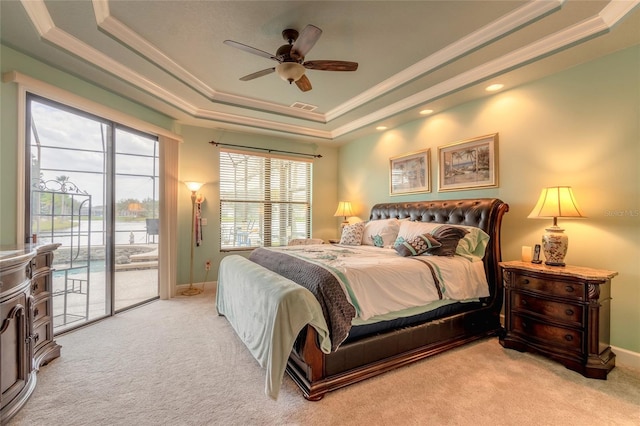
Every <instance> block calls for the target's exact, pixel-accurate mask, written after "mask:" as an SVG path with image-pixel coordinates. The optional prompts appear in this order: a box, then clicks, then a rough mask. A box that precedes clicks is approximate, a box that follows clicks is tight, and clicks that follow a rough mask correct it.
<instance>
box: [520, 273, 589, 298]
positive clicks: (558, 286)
mask: <svg viewBox="0 0 640 426" xmlns="http://www.w3.org/2000/svg"><path fill="white" fill-rule="evenodd" d="M513 284H514V288H516V289H523V290H530V291H535V292H537V293H541V294H544V295H550V296H559V297H567V298H571V299H576V300H583V299H584V284H583V283H578V282H572V281H562V280H552V279H540V278H536V277H532V276H528V275H520V274H516V276H515V280H514V283H513Z"/></svg>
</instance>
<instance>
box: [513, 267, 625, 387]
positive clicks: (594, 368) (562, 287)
mask: <svg viewBox="0 0 640 426" xmlns="http://www.w3.org/2000/svg"><path fill="white" fill-rule="evenodd" d="M500 267H501V269H502V276H503V280H504V315H505V319H504V330H503V333H502V334H501V336H500V343H501V344H502V346H504V347H505V348H511V349H516V350H519V351H530V352H535V353H539V354H542V355H545V356H547V357H549V358H551V359H553V360H555V361H557V362H559V363H561V364H563V365H564V366H565V367H567V368H569V369H571V370H574V371H577V372H579V373H581V374H582V375H584V376H585V377H589V378H595V379H606V378H607V374H608V373H609V371H611V369H612V368H613V367H614V366H615V354H614V353H613V352H612V351H611V347H610V346H609V321H610V304H611V279H612V278H613V277H614V276H616V275H617V274H618V273H617V272H613V271H607V270H600V269H592V268H585V267H578V266H565V267H558V266H546V265H544V264H534V263H530V262H520V261H511V262H500Z"/></svg>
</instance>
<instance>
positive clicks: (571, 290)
mask: <svg viewBox="0 0 640 426" xmlns="http://www.w3.org/2000/svg"><path fill="white" fill-rule="evenodd" d="M564 289H565V291H566V292H567V293H573V292H574V291H575V290H574V289H573V287H571V286H570V285H568V286H566V287H565V288H564Z"/></svg>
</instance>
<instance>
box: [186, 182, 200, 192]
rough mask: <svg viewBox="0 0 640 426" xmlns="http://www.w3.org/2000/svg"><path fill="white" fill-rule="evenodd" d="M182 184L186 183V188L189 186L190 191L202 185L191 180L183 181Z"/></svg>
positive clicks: (194, 190)
mask: <svg viewBox="0 0 640 426" xmlns="http://www.w3.org/2000/svg"><path fill="white" fill-rule="evenodd" d="M184 184H185V185H187V188H189V191H191V192H196V191H197V190H199V189H200V188H202V185H203V184H202V183H200V182H192V181H189V182H185V183H184Z"/></svg>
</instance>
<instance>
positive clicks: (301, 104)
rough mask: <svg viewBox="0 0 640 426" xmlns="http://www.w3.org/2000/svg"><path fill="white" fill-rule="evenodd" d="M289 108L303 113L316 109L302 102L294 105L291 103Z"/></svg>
mask: <svg viewBox="0 0 640 426" xmlns="http://www.w3.org/2000/svg"><path fill="white" fill-rule="evenodd" d="M291 108H298V109H302V110H304V111H313V110H315V109H316V108H318V107H317V106H315V105H309V104H305V103H302V102H295V103H293V104H292V105H291Z"/></svg>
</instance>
